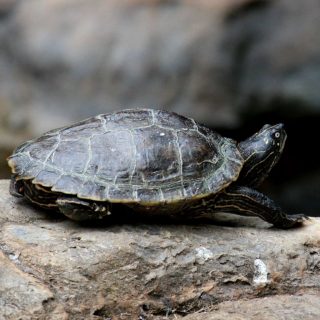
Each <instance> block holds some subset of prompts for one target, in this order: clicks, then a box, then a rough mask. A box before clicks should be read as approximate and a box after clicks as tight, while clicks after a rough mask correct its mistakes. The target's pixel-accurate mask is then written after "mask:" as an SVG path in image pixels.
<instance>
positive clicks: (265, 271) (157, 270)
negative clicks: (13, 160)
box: [0, 180, 320, 319]
mask: <svg viewBox="0 0 320 320" xmlns="http://www.w3.org/2000/svg"><path fill="white" fill-rule="evenodd" d="M8 187H9V183H8V181H7V180H2V181H1V182H0V226H1V227H0V248H1V256H0V259H1V261H2V262H1V268H2V269H3V270H4V272H0V283H5V288H7V290H6V291H8V290H9V291H10V292H11V294H9V293H6V294H4V295H3V294H1V295H0V306H1V307H2V308H1V312H2V313H3V315H5V316H6V319H17V318H19V317H23V315H30V317H31V318H32V317H34V318H37V319H64V318H68V319H82V318H86V319H106V318H107V319H108V318H112V319H138V317H139V316H140V317H141V318H140V319H161V318H163V317H165V316H168V317H172V318H174V317H178V316H180V315H188V314H192V313H195V312H198V311H200V310H210V308H216V306H218V307H219V308H221V310H222V311H225V312H226V313H229V309H230V308H229V307H228V302H227V301H229V300H233V301H234V300H239V303H241V300H242V299H244V300H249V301H250V300H252V299H254V300H252V301H253V302H256V301H263V298H260V297H262V296H269V295H277V294H280V295H301V294H308V295H310V296H312V295H314V294H315V293H316V292H319V283H320V274H319V268H320V238H319V235H320V222H319V221H318V220H317V219H313V220H311V221H310V222H306V223H305V226H304V227H302V228H298V229H292V230H277V229H274V228H270V225H269V224H267V223H265V222H262V221H260V220H259V219H254V218H243V217H237V216H225V215H222V216H220V217H217V218H216V220H215V221H214V223H212V222H209V221H194V222H191V223H188V224H172V223H171V224H170V223H167V224H165V223H162V224H154V223H149V224H141V222H140V223H131V224H128V223H126V222H123V224H113V225H101V224H100V225H99V224H97V225H85V224H77V223H75V222H72V221H69V220H66V219H64V218H63V217H61V216H59V215H57V214H54V213H50V212H45V211H39V210H36V209H34V208H33V207H30V206H29V205H27V204H26V203H24V202H23V201H20V200H19V199H16V198H14V197H12V196H10V195H9V194H8ZM5 274H9V275H10V276H9V277H8V278H6V277H5ZM11 275H12V276H11ZM27 283H28V284H30V286H27V285H26V284H27ZM17 286H18V287H19V290H15V288H17ZM30 290H33V291H34V294H29V292H30ZM281 299H282V298H281ZM295 299H299V298H295ZM19 300H23V302H22V303H17V301H19ZM297 301H298V300H297ZM224 302H225V303H226V306H225V307H224V304H222V303H224ZM243 303H244V304H245V303H246V302H243ZM309 303H313V302H312V300H311V299H310V301H309ZM301 304H302V303H301ZM12 306H14V308H13V307H12ZM221 306H222V307H221ZM224 308H225V309H224ZM228 308H229V309H228ZM263 308H264V307H263V304H262V307H261V309H260V307H259V306H258V304H256V307H255V310H256V311H257V312H258V311H260V310H261V312H262V311H263V310H264V309H263ZM313 310H314V309H312V312H313ZM240 319H241V318H240ZM274 319H282V318H280V317H279V318H274Z"/></svg>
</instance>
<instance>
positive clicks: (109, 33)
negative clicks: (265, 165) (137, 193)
mask: <svg viewBox="0 0 320 320" xmlns="http://www.w3.org/2000/svg"><path fill="white" fill-rule="evenodd" d="M319 30H320V2H319V1H318V0H306V1H299V0H279V1H264V0H260V1H253V0H224V1H221V0H184V1H183V0H148V1H147V0H123V1H115V0H110V1H102V0H91V1H85V0H47V1H40V0H28V1H19V0H0V160H1V161H0V176H1V178H8V177H9V171H8V168H7V166H6V161H5V158H6V157H7V156H8V155H9V154H10V153H11V152H12V150H13V148H14V147H15V146H16V145H17V144H19V143H20V142H22V141H23V140H25V139H28V138H30V137H34V136H35V135H38V134H40V133H42V132H44V131H47V130H49V129H52V128H55V127H59V126H63V125H65V124H68V123H70V122H74V121H77V120H80V119H83V118H86V117H89V116H91V115H95V114H98V113H106V112H110V111H114V110H118V109H123V108H130V107H140V106H148V107H154V108H165V109H168V110H173V111H176V112H178V113H181V114H184V115H187V116H191V117H193V118H195V119H196V120H198V121H200V122H203V123H205V124H206V125H208V126H212V127H214V128H217V129H218V130H220V131H221V132H222V133H224V134H226V135H228V136H230V137H234V138H237V139H239V138H240V139H242V138H245V137H246V136H247V135H249V134H252V133H253V132H255V131H256V130H258V129H259V128H260V126H262V125H263V124H264V123H268V122H269V123H270V122H271V123H276V122H283V123H285V125H286V128H287V133H288V140H287V147H286V148H285V152H284V155H283V158H282V160H281V162H280V163H279V165H278V166H277V167H276V168H275V169H274V170H273V172H272V175H271V176H270V179H269V180H268V182H266V183H265V184H264V186H263V188H264V189H265V190H266V192H267V193H269V194H272V196H273V198H275V199H276V200H277V201H278V202H279V203H280V204H281V205H282V206H283V207H285V208H286V209H287V210H288V211H290V212H291V211H292V212H305V213H308V214H310V215H320V199H319V186H320V164H319V163H320V162H319V155H318V149H319V124H320V122H319V120H320V40H319Z"/></svg>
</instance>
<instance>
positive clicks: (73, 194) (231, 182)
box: [8, 108, 307, 229]
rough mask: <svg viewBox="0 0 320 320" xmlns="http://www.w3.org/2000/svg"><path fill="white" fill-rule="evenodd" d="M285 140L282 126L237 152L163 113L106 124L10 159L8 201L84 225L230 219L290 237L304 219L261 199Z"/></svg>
mask: <svg viewBox="0 0 320 320" xmlns="http://www.w3.org/2000/svg"><path fill="white" fill-rule="evenodd" d="M286 137H287V135H286V132H285V130H284V125H283V124H281V123H280V124H275V125H269V124H266V125H264V126H263V127H262V128H261V129H260V130H259V131H258V132H256V133H254V134H253V135H252V136H250V137H249V138H247V139H245V140H243V141H240V142H237V141H235V140H233V139H231V138H228V137H224V136H222V135H221V134H219V133H218V132H216V131H215V130H213V129H210V128H208V127H206V126H204V125H202V124H200V123H198V122H196V121H195V120H193V119H191V118H188V117H185V116H182V115H179V114H177V113H174V112H169V111H165V110H160V109H159V110H157V109H151V108H137V109H126V110H121V111H117V112H113V113H107V114H100V115H97V116H94V117H91V118H89V119H86V120H83V121H81V122H78V123H75V124H73V125H70V126H66V127H63V128H59V129H55V130H51V131H49V132H47V133H45V134H43V135H41V136H40V137H38V138H35V139H33V140H29V141H27V142H25V143H23V144H22V145H20V146H19V147H17V148H16V150H15V151H14V152H13V154H12V155H11V156H9V158H8V165H9V166H10V168H11V171H12V176H11V183H10V193H11V194H12V195H13V196H17V197H24V198H25V199H27V200H28V201H29V202H31V203H32V204H34V205H36V206H38V207H41V208H45V209H51V210H55V211H58V212H60V213H62V214H63V215H65V216H66V217H68V218H70V219H73V220H78V221H83V220H91V219H107V217H108V216H110V215H113V216H114V215H121V212H126V211H130V212H132V213H133V214H139V215H142V216H162V217H164V216H167V217H181V218H182V219H184V217H186V218H190V217H191V218H192V217H199V216H202V215H210V214H214V213H216V212H226V213H232V214H238V215H245V216H256V217H260V218H262V219H263V220H265V221H267V222H269V223H271V224H273V225H274V226H275V227H278V228H284V229H285V228H291V227H294V226H297V225H301V223H302V222H303V221H304V220H305V219H306V218H307V217H306V216H305V215H303V214H294V215H288V214H286V213H285V212H284V211H283V210H282V209H281V208H280V207H279V206H278V205H277V204H276V203H275V202H274V201H273V200H271V199H270V198H269V197H267V196H266V195H264V194H263V193H261V192H259V191H257V187H258V186H259V185H260V184H261V183H262V182H263V181H264V179H265V178H266V177H267V176H268V174H269V172H270V171H271V169H272V168H273V167H274V165H275V164H276V163H277V162H278V160H279V158H280V156H281V154H282V152H283V148H284V145H285V141H286Z"/></svg>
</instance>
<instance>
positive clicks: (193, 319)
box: [183, 294, 320, 320]
mask: <svg viewBox="0 0 320 320" xmlns="http://www.w3.org/2000/svg"><path fill="white" fill-rule="evenodd" d="M319 302H320V298H319V295H310V294H304V295H301V296H300V295H296V296H292V295H277V296H271V297H264V298H259V299H251V300H247V301H246V300H239V301H227V302H222V303H220V304H218V305H217V306H216V308H215V309H216V310H215V311H213V312H203V313H196V314H193V315H190V316H187V317H185V318H183V319H184V320H220V319H232V320H248V319H259V320H278V319H288V320H289V319H290V320H300V319H304V320H315V319H317V318H318V317H319V314H320V304H319ZM253 306H259V307H258V308H257V307H254V308H253Z"/></svg>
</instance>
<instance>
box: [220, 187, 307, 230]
mask: <svg viewBox="0 0 320 320" xmlns="http://www.w3.org/2000/svg"><path fill="white" fill-rule="evenodd" d="M214 211H220V212H221V211H223V212H229V213H235V214H239V215H244V216H257V217H260V218H261V219H263V220H265V221H267V222H269V223H271V224H273V225H274V226H275V227H277V228H281V229H288V228H292V227H296V226H299V225H301V224H302V222H303V221H305V220H306V219H308V217H307V216H305V215H303V214H296V215H287V214H286V213H285V212H284V211H283V210H282V209H281V208H280V207H279V206H277V205H276V204H275V203H274V201H273V200H271V199H270V198H268V197H267V196H266V195H264V194H262V193H260V192H258V191H256V190H254V189H252V188H249V187H245V186H232V187H229V188H227V189H226V190H225V191H224V192H222V193H221V194H220V195H219V196H218V197H217V198H216V199H215V201H214Z"/></svg>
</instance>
